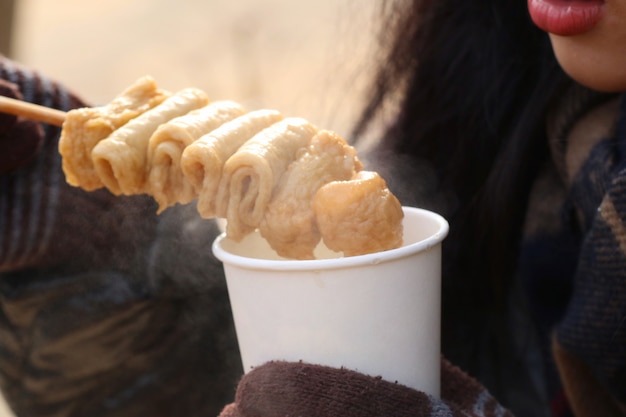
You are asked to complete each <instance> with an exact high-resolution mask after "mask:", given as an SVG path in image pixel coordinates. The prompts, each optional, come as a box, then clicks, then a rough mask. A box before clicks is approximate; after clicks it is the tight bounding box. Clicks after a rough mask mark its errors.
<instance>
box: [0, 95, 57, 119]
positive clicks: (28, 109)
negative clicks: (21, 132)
mask: <svg viewBox="0 0 626 417" xmlns="http://www.w3.org/2000/svg"><path fill="white" fill-rule="evenodd" d="M0 112H2V113H9V114H12V115H15V116H22V117H25V118H27V119H32V120H37V121H38V122H44V123H48V124H51V125H54V126H62V125H63V122H64V121H65V114H66V113H65V112H64V111H61V110H57V109H51V108H49V107H45V106H40V105H38V104H33V103H28V102H26V101H21V100H16V99H14V98H10V97H5V96H0Z"/></svg>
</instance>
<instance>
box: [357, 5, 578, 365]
mask: <svg viewBox="0 0 626 417" xmlns="http://www.w3.org/2000/svg"><path fill="white" fill-rule="evenodd" d="M382 12H383V14H384V16H385V18H384V19H383V22H384V23H383V27H382V28H381V32H380V36H381V37H380V40H381V46H382V49H381V50H382V51H383V55H382V56H381V58H380V59H381V61H380V62H381V66H380V67H379V69H378V71H377V73H376V74H375V77H374V80H373V81H374V82H373V83H372V88H371V90H370V96H369V101H368V102H367V105H366V106H365V108H364V111H363V113H362V116H361V118H360V120H358V123H357V125H356V128H355V130H354V137H355V140H356V141H357V142H356V143H357V144H358V143H359V142H358V138H359V137H363V136H365V135H366V133H367V131H368V129H369V128H370V127H371V126H373V125H374V124H375V122H374V121H376V120H378V119H379V118H380V117H381V115H383V114H384V113H385V109H386V108H387V107H388V106H389V104H390V103H391V104H392V105H395V106H396V107H397V113H396V115H395V117H394V119H393V122H392V123H389V124H388V125H387V127H386V128H385V130H384V133H383V135H382V136H383V137H382V139H381V140H380V143H379V144H378V146H377V148H376V152H378V153H379V154H383V153H386V152H390V153H392V154H393V155H396V156H405V157H409V158H414V159H415V161H416V162H415V163H416V164H420V163H421V164H428V165H429V166H431V167H432V169H433V170H434V173H435V176H436V178H437V181H438V182H437V186H436V189H434V190H431V191H432V192H433V194H438V193H442V192H443V193H446V194H447V195H452V196H453V199H452V200H450V199H448V201H452V203H449V204H447V205H446V206H444V207H441V210H442V211H443V214H444V215H445V216H446V217H447V218H448V220H449V221H450V225H451V229H450V235H449V236H448V238H447V239H446V241H445V242H444V254H443V259H444V264H443V268H444V271H443V274H444V276H443V280H444V282H443V317H442V319H443V334H442V337H443V338H442V344H443V346H442V348H443V351H444V354H446V355H447V356H448V357H449V358H450V359H451V360H453V361H454V362H456V363H458V364H459V365H461V366H463V367H464V368H465V369H466V370H468V371H469V372H471V373H472V372H476V373H478V368H479V367H480V366H482V365H479V362H481V358H480V356H481V353H480V349H481V347H480V345H482V344H484V343H485V339H488V340H489V342H488V343H495V344H498V343H503V342H502V337H503V336H502V335H503V334H504V333H503V332H502V330H503V326H505V321H506V318H505V316H504V313H505V311H506V305H505V304H506V296H507V293H508V291H509V286H510V283H511V277H512V275H513V273H514V267H515V260H516V254H517V249H518V246H519V240H520V236H521V228H522V224H523V221H524V216H525V210H526V203H527V198H528V193H529V189H530V186H531V183H532V180H533V178H534V177H535V175H536V172H537V170H538V169H539V167H540V166H541V164H542V163H543V162H544V161H545V158H546V157H547V140H546V137H545V115H546V112H547V109H548V108H549V107H550V106H551V101H552V100H553V99H554V98H555V97H556V96H558V95H559V93H560V92H561V91H563V89H565V88H567V86H568V85H569V84H570V83H571V81H570V80H569V79H568V77H567V76H566V75H565V74H564V73H563V71H562V70H561V69H560V67H559V66H558V63H557V62H556V60H555V58H554V56H553V53H552V50H551V45H550V43H549V38H548V36H547V35H546V34H545V33H543V32H541V31H539V30H538V29H537V28H535V27H534V25H533V24H532V22H531V21H530V19H529V16H528V12H527V8H526V2H525V1H524V0H515V1H506V0H437V1H435V0H413V1H411V0H409V1H396V2H389V1H387V2H384V3H383V7H382ZM416 180H418V179H415V178H413V179H412V178H401V179H400V180H399V181H400V182H404V183H405V184H406V183H409V184H410V183H411V181H416ZM393 181H394V180H392V184H391V187H393ZM460 326H465V328H466V330H465V331H463V330H461V331H459V327H460ZM479 339H480V341H479ZM493 359H494V360H495V361H497V360H498V359H497V358H493ZM495 366H497V364H495Z"/></svg>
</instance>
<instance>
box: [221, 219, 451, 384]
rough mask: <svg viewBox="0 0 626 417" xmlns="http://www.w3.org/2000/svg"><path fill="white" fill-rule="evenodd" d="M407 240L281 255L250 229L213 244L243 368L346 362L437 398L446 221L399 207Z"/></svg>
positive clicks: (362, 371) (338, 365)
mask: <svg viewBox="0 0 626 417" xmlns="http://www.w3.org/2000/svg"><path fill="white" fill-rule="evenodd" d="M403 210H404V215H405V217H404V221H403V222H404V223H403V227H404V245H403V246H402V247H401V248H398V249H393V250H389V251H385V252H379V253H375V254H369V255H362V256H353V257H346V258H338V259H320V260H311V261H309V260H306V261H297V260H284V259H281V258H279V257H278V256H277V255H276V253H275V252H274V251H273V250H272V249H271V248H270V247H269V245H268V244H267V243H266V241H265V240H264V239H262V238H261V237H260V235H258V233H254V234H252V235H249V236H247V237H246V238H245V239H244V240H243V241H242V242H239V243H237V242H234V241H232V240H230V239H228V238H227V237H226V236H225V235H221V236H219V237H218V238H217V239H216V240H215V242H214V244H213V252H214V254H215V256H217V258H218V259H220V260H221V261H222V262H223V263H224V271H225V274H226V281H227V285H228V292H229V296H230V300H231V305H232V310H233V316H234V321H235V328H236V331H237V339H238V341H239V348H240V351H241V356H242V361H243V367H244V371H245V372H248V371H250V370H251V369H252V368H253V367H255V366H258V365H261V364H263V363H266V362H268V361H271V360H286V361H293V362H296V361H303V362H308V363H314V364H320V365H327V366H333V367H345V368H348V369H352V370H356V371H358V372H361V373H364V374H368V375H372V376H381V377H382V378H384V379H386V380H388V381H392V382H398V383H400V384H403V385H407V386H409V387H411V388H414V389H417V390H420V391H424V392H426V393H429V394H432V395H435V396H439V385H440V381H439V377H440V375H439V366H440V322H441V311H440V310H441V242H442V241H443V239H444V238H445V237H446V235H447V233H448V223H447V222H446V220H445V219H443V217H441V216H440V215H438V214H435V213H433V212H430V211H426V210H422V209H417V208H411V207H403Z"/></svg>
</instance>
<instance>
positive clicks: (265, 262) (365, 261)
mask: <svg viewBox="0 0 626 417" xmlns="http://www.w3.org/2000/svg"><path fill="white" fill-rule="evenodd" d="M402 210H403V211H404V213H405V216H406V214H407V213H413V214H418V215H422V216H425V217H428V218H430V219H431V220H434V221H435V222H436V223H437V224H438V225H439V228H438V230H437V232H435V233H434V234H432V235H430V236H428V237H427V238H425V239H422V240H420V241H417V242H414V243H411V244H408V245H405V246H402V247H400V248H397V249H390V250H387V251H383V252H376V253H370V254H366V255H357V256H348V257H342V258H333V259H313V260H296V259H259V258H248V257H245V256H241V255H235V254H233V253H230V252H228V251H226V250H224V249H223V248H222V245H221V242H222V241H223V240H224V239H226V238H227V237H226V233H222V234H220V235H219V236H218V237H217V238H216V239H215V240H214V241H213V245H212V251H213V254H214V255H215V257H217V259H219V260H220V261H222V262H223V263H225V264H230V265H235V266H237V267H239V268H243V269H253V270H265V271H316V270H325V269H340V268H352V267H357V266H364V265H376V264H380V263H383V262H389V261H392V260H395V259H399V258H404V257H406V256H409V255H412V254H415V253H417V252H421V251H425V250H428V249H430V248H431V247H433V246H435V245H437V244H439V243H441V242H442V241H443V239H444V238H445V237H446V236H447V235H448V230H449V225H448V222H447V221H446V219H444V218H443V217H442V216H441V215H439V214H437V213H435V212H432V211H430V210H425V209H420V208H416V207H406V206H403V207H402Z"/></svg>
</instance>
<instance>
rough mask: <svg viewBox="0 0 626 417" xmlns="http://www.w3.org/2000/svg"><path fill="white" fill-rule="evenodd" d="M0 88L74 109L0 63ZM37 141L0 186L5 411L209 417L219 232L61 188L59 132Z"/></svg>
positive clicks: (217, 351) (215, 379) (229, 362)
mask: <svg viewBox="0 0 626 417" xmlns="http://www.w3.org/2000/svg"><path fill="white" fill-rule="evenodd" d="M0 80H2V81H3V83H5V84H8V85H11V86H13V87H11V89H13V90H17V91H19V94H21V96H22V99H24V100H26V101H29V102H33V103H38V104H42V105H44V106H49V107H55V108H58V109H62V110H68V109H71V108H74V107H79V106H84V105H85V104H84V102H83V101H81V100H80V99H79V98H78V97H77V96H76V95H75V94H72V93H71V92H70V91H69V90H68V89H67V88H66V87H64V86H63V85H61V84H60V83H58V82H55V81H53V80H52V79H50V78H49V77H47V76H45V75H44V74H41V73H39V72H37V71H34V70H32V69H29V68H26V67H24V66H22V65H20V64H18V63H16V62H13V61H10V60H8V59H6V58H3V57H0ZM1 120H2V119H1V118H0V123H2V122H1ZM5 120H6V119H5ZM0 127H2V126H0ZM5 127H6V126H5ZM40 128H41V129H42V130H43V143H41V145H40V147H39V149H38V150H37V152H36V153H35V155H34V157H32V158H31V159H29V160H28V161H23V162H22V163H20V164H17V165H16V168H15V169H11V170H8V171H7V172H4V173H1V174H0V388H1V389H2V394H3V396H4V398H5V399H6V400H7V402H8V404H9V406H10V407H11V409H12V410H13V412H14V413H15V414H16V415H17V416H29V417H45V416H56V417H69V416H112V415H115V416H117V417H119V416H122V417H134V416H153V417H162V416H183V415H184V416H199V415H217V413H218V411H219V409H220V408H221V407H222V406H223V404H225V403H227V402H228V400H229V399H230V397H231V395H232V394H233V391H234V385H235V381H236V378H237V377H238V376H239V373H240V367H241V365H240V362H239V357H238V351H237V345H236V338H235V335H234V326H233V323H232V317H231V315H230V307H229V303H228V295H227V292H226V285H225V282H224V280H223V275H222V269H221V265H220V264H219V263H218V262H217V260H216V259H215V258H214V257H213V256H212V255H211V252H210V245H211V242H212V239H213V238H214V237H215V236H216V235H217V233H219V230H218V228H217V227H216V225H215V224H214V223H213V222H211V221H207V220H204V219H201V218H199V216H198V215H197V212H196V210H195V208H194V207H191V206H189V207H185V206H181V207H173V208H172V209H170V210H168V211H166V212H164V213H163V214H162V215H160V216H157V215H156V208H157V207H156V204H155V203H154V200H152V198H150V197H148V196H122V197H116V196H113V195H112V194H110V193H109V192H108V191H107V190H105V189H100V190H96V191H93V192H85V191H83V190H81V189H80V188H76V187H71V186H69V185H68V184H67V183H66V181H65V178H64V175H63V172H62V168H61V157H60V155H59V153H58V148H57V147H58V140H59V133H60V131H59V128H57V127H53V126H49V125H43V124H42V125H41V126H40ZM5 130H6V131H5V132H4V133H2V134H1V135H0V141H14V142H16V143H18V142H19V141H21V140H23V139H24V137H22V136H21V134H20V133H19V132H17V131H16V130H11V129H5ZM18 165H19V166H18ZM0 172H1V171H0Z"/></svg>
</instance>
